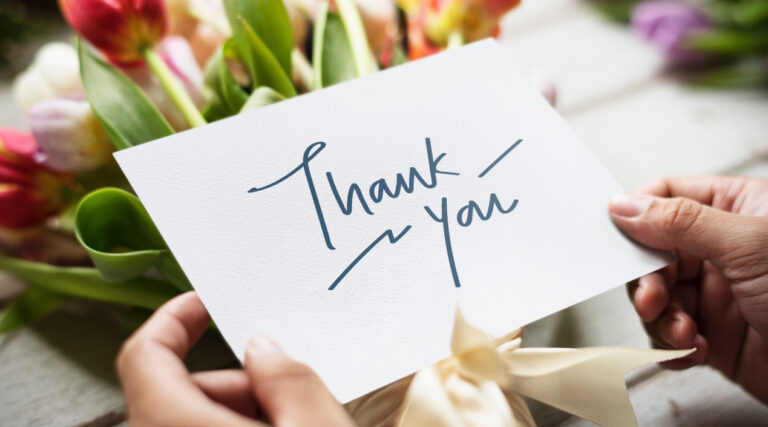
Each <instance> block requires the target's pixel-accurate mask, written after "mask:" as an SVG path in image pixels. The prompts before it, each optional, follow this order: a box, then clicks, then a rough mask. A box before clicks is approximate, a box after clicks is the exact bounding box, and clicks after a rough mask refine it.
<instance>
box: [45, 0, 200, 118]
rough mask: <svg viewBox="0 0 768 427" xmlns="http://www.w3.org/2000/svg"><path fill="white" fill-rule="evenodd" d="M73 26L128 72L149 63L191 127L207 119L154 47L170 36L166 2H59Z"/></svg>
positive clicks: (140, 0)
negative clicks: (135, 66)
mask: <svg viewBox="0 0 768 427" xmlns="http://www.w3.org/2000/svg"><path fill="white" fill-rule="evenodd" d="M59 5H60V6H61V10H62V11H63V13H64V16H65V17H66V19H67V21H68V22H69V24H70V25H71V26H72V27H73V28H74V29H75V30H76V31H77V32H78V33H79V34H80V35H81V36H83V37H84V38H86V39H87V40H88V41H89V42H91V44H93V45H94V46H95V47H96V48H97V49H99V50H100V51H101V52H102V53H103V54H104V55H105V56H106V57H107V58H108V59H109V60H110V61H112V62H113V63H115V64H118V65H121V66H123V67H124V68H125V67H130V66H134V65H140V64H142V61H143V62H146V64H147V66H149V68H150V70H152V72H153V73H154V74H155V75H156V76H157V78H158V81H159V82H160V84H161V85H162V87H163V89H164V90H165V92H166V93H167V94H168V97H169V98H170V100H171V102H173V104H174V105H175V106H176V108H178V109H179V111H180V112H181V114H182V115H183V116H184V119H185V120H186V121H187V123H188V124H189V125H190V126H193V127H194V126H200V125H204V124H205V119H204V118H203V115H202V114H201V113H200V111H199V110H198V109H197V107H196V106H195V103H194V102H193V101H192V99H190V97H189V95H188V94H187V92H186V91H185V89H184V85H183V84H182V83H181V82H179V80H178V79H177V78H176V76H175V75H174V73H173V71H172V70H171V69H170V68H169V67H168V65H167V64H166V62H165V61H164V60H163V58H162V57H161V56H160V55H159V54H158V53H157V52H156V51H155V49H154V47H155V44H157V43H158V42H159V41H160V40H161V39H162V38H163V37H164V36H165V34H166V31H167V26H168V24H167V16H166V9H165V3H164V2H163V0H59Z"/></svg>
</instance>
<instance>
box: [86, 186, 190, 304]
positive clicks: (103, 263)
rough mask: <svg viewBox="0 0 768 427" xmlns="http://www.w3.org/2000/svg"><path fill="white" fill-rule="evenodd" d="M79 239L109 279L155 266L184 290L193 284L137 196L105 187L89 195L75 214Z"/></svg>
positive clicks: (125, 277)
mask: <svg viewBox="0 0 768 427" xmlns="http://www.w3.org/2000/svg"><path fill="white" fill-rule="evenodd" d="M75 231H76V234H77V238H78V240H79V241H80V243H81V244H82V245H83V247H84V248H85V249H86V250H87V251H88V253H89V254H90V256H91V259H92V260H93V263H94V265H95V266H96V268H98V270H99V271H100V272H101V275H102V276H103V277H104V279H105V280H106V281H108V282H123V281H126V280H130V279H133V278H136V277H139V276H141V275H143V274H144V273H145V272H146V271H147V270H149V269H150V268H152V267H154V268H156V269H157V271H159V272H160V274H162V275H163V276H164V277H165V278H166V279H168V280H170V281H171V282H172V283H173V284H174V285H176V286H177V287H178V288H179V289H180V290H183V291H184V290H189V289H191V286H190V284H189V281H188V280H187V278H186V276H185V275H184V273H183V272H182V270H181V268H180V267H179V265H178V263H177V262H176V260H175V258H174V257H173V255H172V254H171V251H170V250H168V247H167V246H166V244H165V241H164V240H163V238H162V237H161V236H160V233H159V232H158V231H157V228H156V227H155V224H154V223H153V222H152V219H151V218H150V217H149V214H148V213H147V211H146V209H144V206H143V205H142V204H141V202H140V201H139V199H137V198H136V196H134V195H132V194H130V193H128V192H126V191H123V190H120V189H117V188H103V189H100V190H96V191H94V192H92V193H90V194H88V195H87V196H85V197H84V198H83V199H82V200H81V201H80V205H79V206H78V208H77V214H76V217H75Z"/></svg>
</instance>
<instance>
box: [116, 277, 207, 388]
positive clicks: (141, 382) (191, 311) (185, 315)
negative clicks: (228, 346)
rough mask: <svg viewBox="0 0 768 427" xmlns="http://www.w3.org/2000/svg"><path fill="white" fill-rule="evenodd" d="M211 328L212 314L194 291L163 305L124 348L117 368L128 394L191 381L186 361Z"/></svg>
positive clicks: (119, 356) (118, 359)
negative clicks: (209, 315)
mask: <svg viewBox="0 0 768 427" xmlns="http://www.w3.org/2000/svg"><path fill="white" fill-rule="evenodd" d="M207 327H208V313H207V312H206V311H205V308H204V307H203V304H202V303H201V302H200V299H199V298H198V297H197V295H196V294H195V293H194V292H188V293H185V294H183V295H180V296H178V297H176V298H174V299H172V300H171V301H169V302H167V303H166V304H165V305H163V306H162V307H160V308H159V309H158V310H157V311H156V312H155V313H154V314H153V315H152V317H150V318H149V320H147V322H146V323H145V324H144V325H143V326H142V327H141V328H139V330H138V331H136V333H135V334H134V335H133V336H132V337H130V338H129V339H128V340H127V341H126V342H125V343H124V344H123V347H122V349H121V350H120V354H119V355H118V358H117V371H118V373H119V375H120V378H121V380H122V382H123V388H124V389H125V393H126V394H127V395H129V396H130V395H134V394H135V395H141V394H145V393H149V392H152V391H153V390H155V389H158V388H164V387H168V386H171V385H172V383H178V382H184V383H188V382H189V378H188V376H189V375H188V373H187V369H186V367H185V366H184V363H183V362H182V360H183V358H184V356H186V354H187V352H188V351H189V349H190V347H191V346H192V345H193V344H194V343H195V342H196V341H197V340H198V339H199V338H200V336H201V335H202V334H203V332H205V330H206V328H207ZM169 383H171V384H169Z"/></svg>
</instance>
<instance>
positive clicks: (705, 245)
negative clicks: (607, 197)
mask: <svg viewBox="0 0 768 427" xmlns="http://www.w3.org/2000/svg"><path fill="white" fill-rule="evenodd" d="M609 212H610V214H611V218H612V219H613V221H614V223H615V224H616V225H617V226H618V227H619V228H621V230H622V231H624V232H625V233H626V234H627V235H628V236H629V237H631V238H633V239H635V240H637V241H638V242H640V243H642V244H644V245H646V246H650V247H652V248H656V249H664V250H671V251H676V252H684V253H686V254H688V255H690V256H693V257H695V258H699V259H709V260H711V261H713V262H714V263H715V264H716V265H717V264H720V265H722V264H723V263H727V259H728V258H729V257H730V256H731V255H732V254H733V253H734V252H743V251H744V249H743V244H744V242H745V241H748V239H745V237H747V236H749V235H750V234H753V230H755V224H754V222H755V221H756V220H758V218H754V217H743V216H738V215H735V214H731V213H727V212H723V211H720V210H717V209H714V208H711V207H708V206H704V205H702V204H700V203H698V202H696V201H694V200H691V199H684V198H674V199H662V198H657V197H650V196H645V195H629V194H617V195H615V196H614V197H612V198H611V201H610V204H609Z"/></svg>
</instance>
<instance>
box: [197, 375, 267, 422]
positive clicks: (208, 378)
mask: <svg viewBox="0 0 768 427" xmlns="http://www.w3.org/2000/svg"><path fill="white" fill-rule="evenodd" d="M192 380H193V381H194V383H195V385H197V387H199V388H200V389H201V390H202V391H203V393H205V394H206V395H207V396H208V397H209V398H210V399H211V400H213V401H215V402H218V403H220V404H222V405H224V406H226V407H228V408H230V409H232V410H234V411H237V412H238V413H240V414H242V415H245V416H246V417H249V418H255V417H256V415H257V405H256V400H255V399H254V397H253V394H252V393H251V383H250V382H249V381H248V375H247V374H246V373H245V371H243V370H242V369H226V370H220V371H205V372H197V373H194V374H192Z"/></svg>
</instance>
